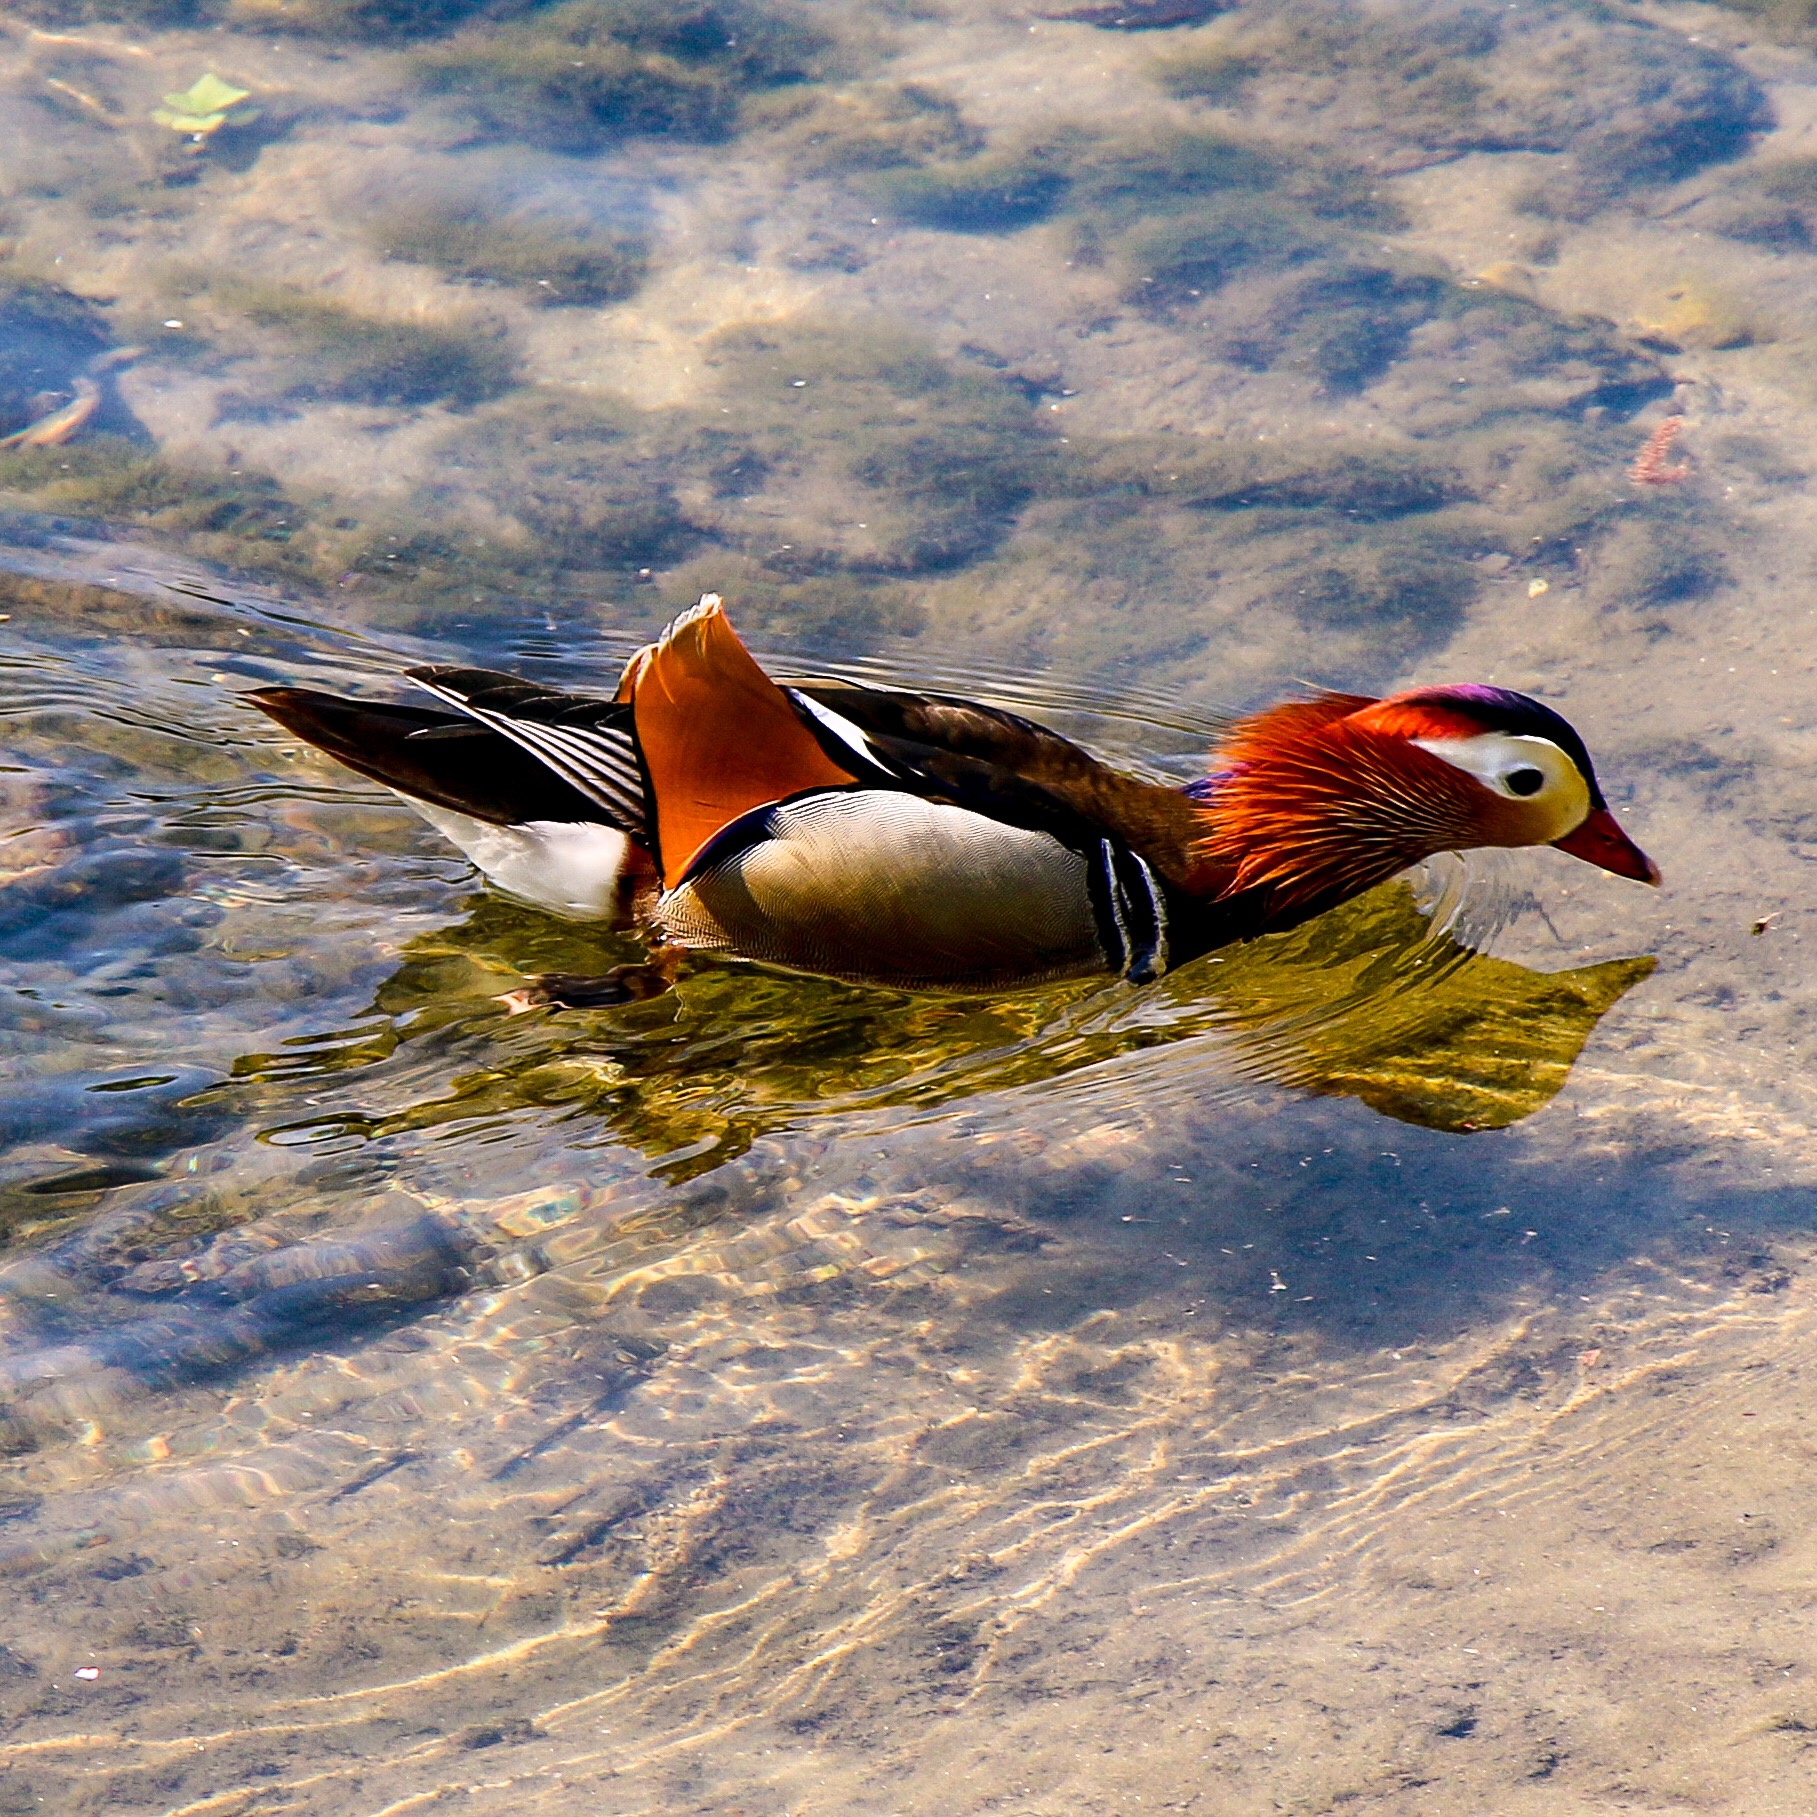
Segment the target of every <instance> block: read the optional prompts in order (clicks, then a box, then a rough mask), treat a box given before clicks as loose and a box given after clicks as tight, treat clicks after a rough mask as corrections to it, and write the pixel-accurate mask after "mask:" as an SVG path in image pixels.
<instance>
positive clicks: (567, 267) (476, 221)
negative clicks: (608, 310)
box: [368, 198, 650, 307]
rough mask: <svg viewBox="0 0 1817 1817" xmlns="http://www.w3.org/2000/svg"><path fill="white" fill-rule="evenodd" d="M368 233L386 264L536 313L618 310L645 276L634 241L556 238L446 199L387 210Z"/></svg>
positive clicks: (644, 255)
mask: <svg viewBox="0 0 1817 1817" xmlns="http://www.w3.org/2000/svg"><path fill="white" fill-rule="evenodd" d="M368 231H369V233H370V236H371V238H372V239H373V240H374V242H375V243H376V244H378V245H379V246H380V247H382V248H383V250H384V251H385V252H386V254H387V255H388V256H390V257H393V258H399V259H409V260H412V261H414V262H416V263H418V264H423V265H433V266H435V267H437V268H438V269H439V270H441V271H444V272H446V273H447V274H448V275H449V276H450V277H455V278H464V279H468V280H471V281H474V282H478V283H485V284H495V285H500V286H506V287H509V288H511V289H513V290H515V291H517V292H518V293H519V294H520V295H521V296H523V297H524V298H525V300H526V301H528V302H530V303H534V304H536V305H537V306H538V307H568V306H592V305H597V304H600V303H616V302H621V301H622V300H623V299H624V298H626V297H628V296H631V295H633V294H635V292H636V291H637V289H638V287H639V286H640V285H641V284H642V283H643V281H644V279H645V277H646V276H647V275H648V273H649V268H650V248H649V242H648V241H647V239H645V237H644V236H643V235H642V234H636V233H619V234H601V233H585V232H563V231H562V230H561V229H560V228H558V227H556V226H554V225H552V224H550V223H547V222H544V221H540V220H538V219H536V218H535V217H533V216H512V215H500V214H495V213H491V212H488V211H487V210H485V209H483V208H481V207H478V206H476V205H474V204H472V203H468V202H463V201H460V200H457V199H454V198H443V199H440V200H433V201H425V202H419V203H417V204H415V205H413V206H400V207H395V208H390V209H387V210H385V211H384V212H383V213H381V214H380V215H378V216H377V217H376V218H375V219H374V220H373V222H372V223H371V226H370V228H369V229H368Z"/></svg>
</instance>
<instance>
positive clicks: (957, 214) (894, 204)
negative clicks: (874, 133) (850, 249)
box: [877, 141, 1070, 233]
mask: <svg viewBox="0 0 1817 1817" xmlns="http://www.w3.org/2000/svg"><path fill="white" fill-rule="evenodd" d="M1069 182H1070V175H1069V172H1068V170H1067V167H1066V159H1065V156H1064V151H1063V149H1062V148H1060V147H1056V146H1054V145H1051V144H1047V143H1043V142H1039V141H1037V142H1034V143H1031V144H1027V145H1023V146H1019V147H1014V148H1005V149H1001V150H995V151H985V152H980V153H978V154H977V155H976V156H974V157H969V158H961V159H956V160H949V161H947V162H944V163H935V164H929V165H926V166H924V167H923V168H921V169H918V170H905V171H901V172H890V173H888V174H887V175H886V176H885V178H884V179H883V180H882V181H881V182H880V183H879V184H878V185H877V193H878V196H879V198H880V200H881V201H882V203H883V205H884V206H885V207H887V208H888V209H890V210H891V212H892V213H894V214H896V215H897V216H899V217H900V218H901V219H902V220H904V221H908V222H911V223H913V224H914V225H915V226H917V227H938V228H942V229H944V230H945V231H946V232H948V233H1013V232H1015V231H1016V230H1017V229H1018V228H1023V227H1029V226H1032V225H1033V224H1034V223H1035V222H1037V221H1044V220H1046V219H1047V217H1048V216H1049V215H1051V214H1052V213H1053V212H1054V210H1055V209H1056V208H1058V207H1059V206H1060V203H1061V201H1062V200H1063V198H1064V197H1065V195H1066V192H1067V188H1068V186H1069Z"/></svg>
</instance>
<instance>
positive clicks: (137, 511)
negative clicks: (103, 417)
mask: <svg viewBox="0 0 1817 1817" xmlns="http://www.w3.org/2000/svg"><path fill="white" fill-rule="evenodd" d="M0 491H3V492H6V493H9V494H12V495H14V497H15V499H16V501H17V502H19V503H21V504H24V505H27V506H29V507H30V508H31V509H33V510H36V511H45V512H55V513H58V514H69V515H72V516H79V517H92V518H97V519H103V520H106V521H108V522H112V523H121V524H132V525H138V526H142V527H144V528H147V529H152V530H156V531H159V532H161V533H163V534H165V535H167V536H169V537H171V538H172V539H173V540H174V541H175V542H177V543H178V544H179V545H180V546H182V547H185V548H187V549H189V550H190V551H192V552H193V553H194V554H197V555H200V556H205V557H208V558H211V559H214V560H224V561H229V562H236V563H240V564H243V565H248V566H255V567H270V568H277V569H281V570H284V571H287V572H297V571H302V572H307V563H306V561H304V560H301V559H299V558H298V556H297V553H296V552H295V551H293V550H292V548H291V544H292V543H293V541H294V540H295V539H296V538H297V537H298V535H299V533H300V532H301V530H302V528H303V526H304V524H305V522H306V513H305V511H304V509H303V507H302V506H301V505H299V504H298V503H297V502H296V501H294V500H293V499H291V498H289V497H287V496H286V494H285V492H284V490H283V488H282V487H280V486H279V485H278V483H277V482H276V481H275V480H273V479H272V478H271V477H270V476H269V475H266V474H261V473H237V474H228V473H223V472H219V471H215V470H210V469H207V468H202V467H195V466H186V465H184V464H182V463H180V462H177V461H172V460H169V459H166V458H165V457H164V456H162V455H158V454H151V453H147V452H146V450H145V449H144V448H142V447H140V446H138V445H137V444H135V443H133V442H130V441H128V440H126V439H125V438H124V437H121V436H114V435H98V436H91V437H88V438H87V439H85V440H83V441H80V442H75V443H72V444H70V445H68V446H66V447H61V448H24V449H16V450H12V451H10V452H7V453H4V454H0Z"/></svg>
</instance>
